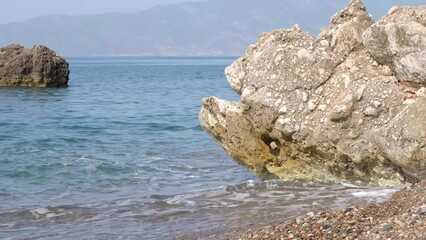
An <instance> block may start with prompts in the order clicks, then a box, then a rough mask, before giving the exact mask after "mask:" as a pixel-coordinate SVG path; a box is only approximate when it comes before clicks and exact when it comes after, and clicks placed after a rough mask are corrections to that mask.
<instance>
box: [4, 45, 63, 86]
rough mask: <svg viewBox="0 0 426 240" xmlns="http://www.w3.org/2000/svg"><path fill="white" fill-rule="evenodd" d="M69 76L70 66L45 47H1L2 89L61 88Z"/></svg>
mask: <svg viewBox="0 0 426 240" xmlns="http://www.w3.org/2000/svg"><path fill="white" fill-rule="evenodd" d="M68 77H69V69H68V63H67V62H66V61H65V59H63V58H62V57H60V56H59V55H57V54H56V53H55V52H53V51H52V50H50V49H49V48H47V47H45V46H41V45H37V46H34V47H33V48H31V49H27V48H24V47H23V46H21V45H17V44H12V45H9V46H7V47H4V48H0V86H31V87H61V86H67V84H68Z"/></svg>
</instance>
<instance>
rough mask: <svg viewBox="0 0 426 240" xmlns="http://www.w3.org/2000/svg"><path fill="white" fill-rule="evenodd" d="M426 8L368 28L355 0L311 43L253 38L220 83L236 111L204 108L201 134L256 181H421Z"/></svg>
mask: <svg viewBox="0 0 426 240" xmlns="http://www.w3.org/2000/svg"><path fill="white" fill-rule="evenodd" d="M425 51H426V6H424V7H398V8H396V7H394V8H392V9H391V10H390V12H389V14H388V15H387V16H385V17H384V18H382V19H381V20H379V21H378V22H376V23H374V21H373V19H372V18H371V17H370V15H369V14H368V13H367V11H366V9H365V6H364V5H363V4H362V2H361V1H360V0H352V1H351V2H350V3H349V5H348V7H346V8H345V9H343V10H342V11H340V12H338V13H336V14H335V15H334V16H333V17H332V18H331V22H330V25H329V26H328V27H326V28H324V29H323V30H322V31H321V33H320V34H319V36H317V37H315V36H312V35H311V34H309V33H307V32H303V31H302V30H301V29H300V28H299V27H298V26H297V25H296V26H294V27H293V28H291V29H281V30H276V31H273V32H271V33H265V34H262V35H261V36H260V39H259V41H258V42H257V43H256V44H254V45H252V46H250V47H249V49H248V50H247V52H246V54H245V55H244V56H242V57H240V58H239V59H238V60H237V61H235V62H234V63H233V64H232V65H231V66H229V67H228V68H227V69H226V71H225V73H226V76H227V78H228V82H229V84H230V85H231V87H232V88H233V89H234V90H235V91H236V92H237V93H238V94H240V95H241V100H240V101H239V102H229V101H225V100H221V99H218V98H216V97H211V98H207V99H204V100H203V107H202V110H201V112H200V122H201V125H202V127H203V128H204V129H205V130H206V131H207V132H208V133H209V134H211V135H212V136H213V137H214V138H215V139H216V140H217V141H218V142H219V143H220V144H221V145H222V146H223V148H224V149H225V150H226V151H227V152H228V153H229V154H230V155H231V156H232V157H233V158H234V159H235V160H236V161H237V162H238V163H240V164H241V165H243V166H245V167H247V168H248V169H249V170H250V171H252V172H254V173H255V174H257V175H259V176H260V177H262V178H265V179H268V178H281V179H285V180H309V181H311V180H313V181H350V182H357V183H370V184H379V185H399V184H403V183H406V182H418V181H419V180H426V88H425V87H426V67H425V66H426V57H425V56H426V55H425V53H426V52H425Z"/></svg>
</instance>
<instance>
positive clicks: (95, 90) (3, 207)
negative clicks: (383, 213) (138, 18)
mask: <svg viewBox="0 0 426 240" xmlns="http://www.w3.org/2000/svg"><path fill="white" fill-rule="evenodd" d="M67 60H68V61H69V63H70V68H71V76H70V82H69V87H68V88H60V89H37V88H0V239H26V238H30V239H163V238H176V237H181V238H186V237H189V236H194V235H197V236H201V235H206V234H207V233H206V232H210V234H214V233H215V232H218V231H222V230H223V229H227V230H231V229H233V228H236V227H247V226H250V225H253V224H255V225H258V224H262V223H268V222H270V221H272V220H273V219H283V218H286V217H289V216H294V215H297V214H301V213H305V212H308V211H311V210H313V209H321V208H324V207H345V206H348V205H350V204H354V203H359V202H361V203H364V202H367V201H369V202H373V201H380V200H384V199H386V198H388V197H389V196H390V194H392V193H393V192H394V191H395V189H385V188H373V187H356V186H352V185H345V184H339V185H327V184H307V183H305V184H302V183H297V184H294V183H293V184H292V183H285V182H280V181H268V182H264V181H260V180H258V179H257V178H256V177H255V176H253V175H252V174H251V173H249V172H248V171H246V170H245V169H244V168H242V167H240V166H238V165H237V164H236V163H234V161H233V160H232V159H230V158H229V157H228V156H227V155H226V153H225V152H224V151H223V150H222V149H221V148H220V147H219V146H218V145H217V144H216V143H215V142H214V141H213V140H212V139H211V138H210V137H209V136H208V135H207V134H206V133H205V132H204V131H203V130H202V129H201V127H200V126H199V124H198V119H197V118H198V112H199V110H200V108H201V99H202V98H203V97H207V96H211V95H215V96H219V97H221V98H224V99H228V100H237V99H238V98H239V96H237V95H236V94H235V93H234V92H232V90H231V88H230V87H229V85H228V84H227V82H226V79H225V77H224V74H223V71H224V68H225V67H226V66H227V65H229V64H230V63H231V62H232V61H233V60H234V59H232V58H136V57H114V58H68V59H67ZM214 236H215V237H213V238H216V237H217V238H220V236H219V235H214Z"/></svg>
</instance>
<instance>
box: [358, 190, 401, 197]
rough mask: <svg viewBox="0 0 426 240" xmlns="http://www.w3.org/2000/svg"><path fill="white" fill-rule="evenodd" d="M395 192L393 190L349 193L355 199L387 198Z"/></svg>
mask: <svg viewBox="0 0 426 240" xmlns="http://www.w3.org/2000/svg"><path fill="white" fill-rule="evenodd" d="M395 192H396V190H394V189H383V190H375V191H359V192H353V193H351V194H352V195H353V196H355V197H370V198H375V197H389V196H391V195H392V194H394V193H395Z"/></svg>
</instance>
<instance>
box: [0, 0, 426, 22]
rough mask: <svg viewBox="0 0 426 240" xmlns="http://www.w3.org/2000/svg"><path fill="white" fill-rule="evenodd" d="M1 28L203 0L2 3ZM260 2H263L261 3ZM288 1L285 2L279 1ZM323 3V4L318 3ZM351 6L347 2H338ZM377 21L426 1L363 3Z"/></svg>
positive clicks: (376, 0)
mask: <svg viewBox="0 0 426 240" xmlns="http://www.w3.org/2000/svg"><path fill="white" fill-rule="evenodd" d="M2 1H3V2H2V5H1V7H0V24H4V23H10V22H20V21H24V20H26V19H29V18H33V17H38V16H45V15H52V14H55V15H57V14H58V15H91V14H99V13H109V12H122V13H129V12H138V11H141V10H144V9H147V8H149V7H153V6H157V5H164V4H171V3H180V2H188V1H202V0H69V1H66V0H2ZM259 1H261V0H259ZM277 1H285V0H277ZM317 1H321V0H317ZM336 1H344V2H349V1H348V0H336ZM363 2H364V4H365V5H366V6H367V8H368V9H369V12H370V13H371V14H372V15H373V17H375V18H376V19H377V18H379V17H380V16H383V15H384V14H386V13H387V11H388V9H389V8H390V7H391V6H393V5H395V3H398V5H423V4H424V5H426V0H364V1H363Z"/></svg>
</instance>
